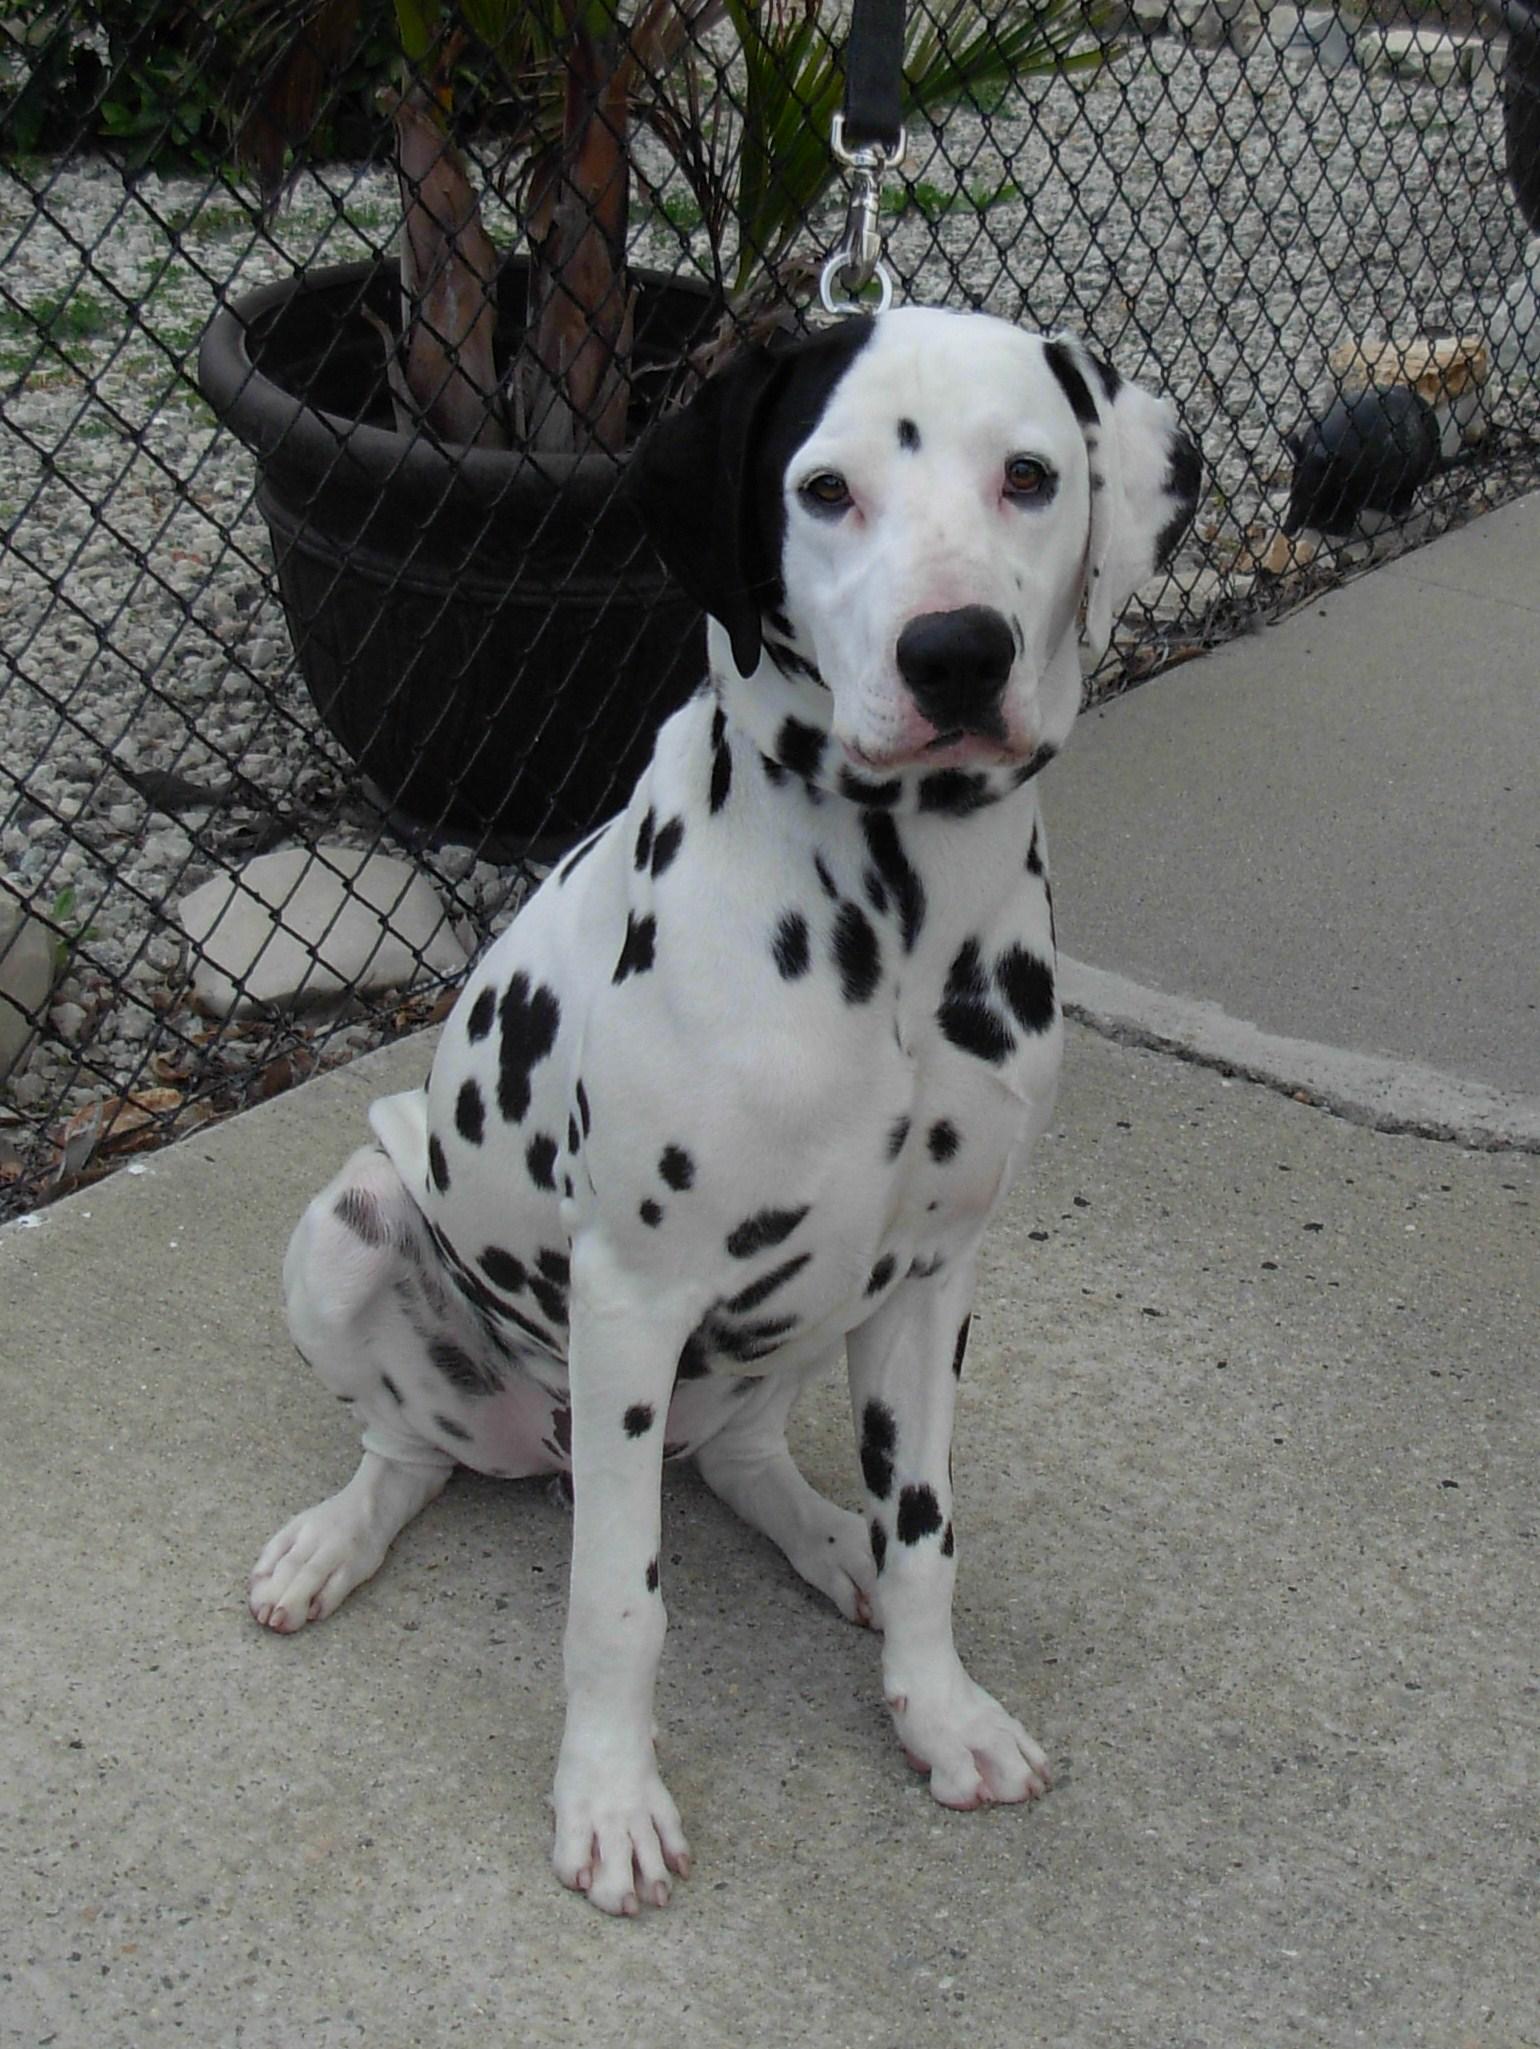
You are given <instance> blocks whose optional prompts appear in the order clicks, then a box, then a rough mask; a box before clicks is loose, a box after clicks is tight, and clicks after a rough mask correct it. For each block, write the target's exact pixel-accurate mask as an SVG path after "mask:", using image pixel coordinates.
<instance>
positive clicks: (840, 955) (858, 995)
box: [830, 903, 882, 1003]
mask: <svg viewBox="0 0 1540 2049" xmlns="http://www.w3.org/2000/svg"><path fill="white" fill-rule="evenodd" d="M830 951H831V953H832V954H833V956H834V965H835V966H836V967H837V968H838V969H839V971H840V994H841V995H842V996H843V997H844V999H845V1001H846V1002H847V1003H870V1001H871V1000H872V997H873V996H874V995H875V994H876V990H877V984H878V983H879V982H880V981H881V979H882V947H881V945H880V944H879V943H878V939H877V933H876V930H875V928H874V927H873V925H872V921H871V919H870V918H868V917H867V915H866V913H865V911H863V910H862V908H861V906H860V905H859V904H852V903H843V904H841V905H840V907H839V915H838V916H837V917H836V918H835V920H834V932H833V935H832V937H831V940H830Z"/></svg>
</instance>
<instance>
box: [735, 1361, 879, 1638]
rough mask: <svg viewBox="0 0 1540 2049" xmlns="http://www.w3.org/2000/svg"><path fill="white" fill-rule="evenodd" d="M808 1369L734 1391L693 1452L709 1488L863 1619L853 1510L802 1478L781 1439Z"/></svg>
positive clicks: (867, 1581) (860, 1547)
mask: <svg viewBox="0 0 1540 2049" xmlns="http://www.w3.org/2000/svg"><path fill="white" fill-rule="evenodd" d="M823 1370H824V1369H823V1368H821V1367H820V1368H817V1369H815V1371H814V1372H812V1373H801V1374H797V1373H785V1374H779V1373H773V1372H772V1373H769V1374H767V1375H766V1376H765V1378H764V1379H763V1380H761V1381H760V1382H758V1384H757V1385H756V1386H755V1387H754V1390H753V1392H752V1393H745V1394H743V1395H740V1396H738V1397H737V1399H736V1400H735V1402H734V1406H733V1409H732V1413H731V1415H730V1416H729V1419H728V1421H727V1423H726V1424H725V1425H724V1426H723V1428H722V1429H721V1430H719V1431H718V1432H717V1434H716V1436H714V1437H712V1438H711V1439H710V1440H709V1441H708V1442H707V1443H706V1444H704V1445H702V1447H701V1449H700V1450H699V1451H698V1452H697V1453H696V1459H695V1462H696V1464H697V1466H698V1467H699V1468H700V1473H701V1477H702V1479H704V1481H705V1482H706V1485H707V1486H708V1487H709V1488H710V1489H711V1491H712V1493H713V1494H715V1495H717V1496H718V1497H719V1498H720V1499H721V1500H723V1501H725V1502H726V1503H727V1505H728V1507H729V1508H731V1509H733V1510H734V1511H735V1512H736V1513H737V1514H738V1515H740V1516H742V1518H743V1520H744V1521H745V1522H746V1523H748V1524H750V1525H751V1526H752V1527H753V1528H754V1529H756V1530H760V1531H762V1532H763V1533H764V1535H765V1536H767V1537H768V1538H769V1539H770V1541H771V1542H772V1543H773V1544H778V1545H779V1546H780V1548H781V1550H782V1551H784V1552H785V1554H786V1557H787V1559H788V1560H789V1561H790V1563H791V1565H792V1566H793V1567H794V1568H795V1570H796V1571H797V1572H799V1573H800V1574H801V1575H802V1577H803V1578H804V1579H805V1580H806V1581H807V1583H808V1585H809V1586H811V1587H816V1588H817V1590H818V1592H819V1593H821V1594H827V1595H828V1597H829V1599H830V1600H831V1601H832V1602H833V1603H834V1605H835V1607H836V1608H838V1609H839V1611H840V1613H841V1614H842V1615H843V1616H844V1617H845V1619H846V1621H847V1622H859V1623H863V1624H870V1622H871V1619H872V1586H873V1581H874V1580H875V1577H876V1567H875V1565H874V1564H873V1562H872V1547H871V1540H870V1538H869V1537H868V1535H867V1530H866V1525H865V1523H864V1522H862V1520H861V1518H860V1516H858V1515H854V1514H852V1513H851V1511H850V1510H849V1509H848V1508H836V1506H835V1505H834V1503H833V1502H832V1501H828V1500H826V1499H825V1498H824V1496H823V1495H822V1494H820V1493H819V1492H818V1490H817V1488H816V1487H814V1486H812V1485H811V1483H810V1482H809V1481H807V1480H806V1479H804V1478H803V1476H802V1474H801V1472H799V1470H798V1469H797V1465H796V1462H795V1460H794V1459H793V1458H792V1455H791V1452H790V1450H789V1449H788V1447H787V1443H786V1419H787V1417H788V1416H789V1415H790V1414H791V1411H792V1408H793V1406H794V1405H795V1403H796V1400H797V1397H798V1396H799V1395H800V1394H801V1393H802V1391H803V1389H804V1388H805V1387H806V1386H807V1385H808V1383H809V1381H810V1380H812V1379H814V1378H818V1377H821V1375H822V1373H823Z"/></svg>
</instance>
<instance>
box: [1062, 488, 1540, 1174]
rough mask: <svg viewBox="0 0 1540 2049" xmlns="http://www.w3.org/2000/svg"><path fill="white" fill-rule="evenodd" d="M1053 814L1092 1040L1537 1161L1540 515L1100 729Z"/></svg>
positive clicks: (1284, 630)
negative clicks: (1134, 1046)
mask: <svg viewBox="0 0 1540 2049" xmlns="http://www.w3.org/2000/svg"><path fill="white" fill-rule="evenodd" d="M1044 806H1045V809H1046V811H1047V814H1048V823H1049V827H1050V836H1051V838H1052V842H1053V855H1054V875H1055V881H1056V885H1057V888H1058V901H1059V909H1060V929H1061V933H1062V935H1063V937H1064V944H1065V946H1066V948H1067V950H1068V951H1069V952H1070V954H1072V955H1074V956H1076V957H1077V959H1078V960H1079V961H1084V962H1087V963H1093V964H1094V966H1093V967H1092V968H1091V969H1090V971H1088V972H1079V973H1071V974H1070V975H1068V976H1067V977H1066V992H1067V994H1068V996H1069V999H1070V1001H1071V1002H1072V1003H1074V1004H1076V1006H1077V1008H1078V1009H1079V1010H1080V1012H1081V1014H1083V1015H1086V1016H1090V1017H1092V1018H1094V1019H1095V1020H1096V1021H1098V1022H1099V1023H1101V1024H1102V1025H1103V1026H1118V1027H1125V1028H1128V1029H1130V1030H1131V1031H1132V1032H1133V1033H1134V1034H1135V1035H1136V1036H1141V1037H1144V1038H1145V1039H1147V1040H1149V1041H1151V1042H1153V1043H1159V1044H1172V1045H1179V1044H1183V1043H1186V1044H1189V1045H1192V1046H1194V1047H1195V1048H1197V1049H1198V1050H1200V1051H1202V1052H1203V1053H1204V1054H1205V1055H1207V1056H1208V1057H1211V1058H1216V1059H1225V1058H1228V1059H1229V1060H1230V1061H1231V1063H1232V1064H1233V1065H1234V1066H1236V1067H1237V1068H1238V1069H1239V1070H1240V1071H1242V1072H1254V1073H1257V1074H1270V1075H1272V1076H1273V1078H1275V1079H1276V1080H1278V1081H1279V1082H1281V1083H1282V1084H1283V1085H1284V1086H1287V1087H1291V1088H1294V1087H1304V1088H1307V1089H1309V1090H1310V1091H1311V1092H1312V1093H1314V1094H1317V1095H1319V1096H1321V1097H1322V1098H1324V1099H1325V1100H1327V1101H1329V1102H1333V1103H1335V1104H1336V1105H1337V1106H1338V1107H1339V1108H1341V1109H1342V1110H1343V1111H1345V1112H1346V1113H1348V1114H1350V1115H1355V1116H1359V1115H1361V1116H1366V1117H1368V1118H1369V1119H1370V1120H1371V1121H1376V1122H1380V1123H1382V1124H1389V1125H1391V1126H1399V1127H1400V1128H1407V1129H1412V1130H1429V1131H1436V1132H1444V1133H1447V1134H1450V1135H1454V1136H1461V1137H1465V1138H1468V1139H1470V1140H1472V1141H1474V1142H1477V1143H1483V1142H1495V1143H1511V1142H1513V1141H1514V1140H1518V1141H1519V1142H1520V1143H1522V1144H1525V1145H1527V1146H1530V1147H1540V496H1536V497H1530V498H1526V499H1522V500H1520V501H1518V502H1517V503H1515V504H1513V505H1509V506H1505V507H1504V508H1503V509H1502V510H1501V511H1499V512H1495V513H1492V514H1489V515H1488V516H1487V517H1486V518H1485V519H1482V520H1479V521H1477V522H1476V523H1475V524H1473V525H1471V526H1468V527H1465V528H1464V529H1462V530H1461V531H1460V532H1458V533H1454V534H1450V535H1447V536H1446V537H1445V538H1444V539H1442V540H1439V541H1436V542H1434V543H1433V544H1432V545H1431V546H1429V547H1426V548H1422V549H1418V550H1417V551H1416V552H1415V553H1413V554H1410V555H1404V556H1402V557H1401V558H1400V559H1399V560H1398V561H1396V562H1393V563H1391V564H1389V565H1388V566H1387V567H1385V568H1383V569H1380V570H1377V571H1375V572H1374V574H1372V575H1370V576H1366V577H1363V578H1361V579H1360V580H1359V581H1358V582H1356V583H1352V584H1349V585H1347V586H1346V587H1345V588H1343V589H1341V590H1338V591H1334V592H1332V593H1330V594H1329V595H1327V596H1325V597H1322V598H1319V599H1316V600H1314V601H1313V602H1312V603H1311V604H1310V605H1308V606H1307V607H1306V608H1305V609H1303V610H1302V611H1300V612H1297V613H1296V614H1295V615H1294V616H1293V617H1292V618H1290V619H1287V620H1285V621H1284V622H1283V623H1282V624H1281V625H1278V626H1276V627H1273V628H1271V629H1269V630H1267V631H1265V632H1263V633H1260V634H1257V635H1253V636H1250V637H1248V638H1245V639H1242V640H1238V641H1234V642H1232V643H1230V644H1229V645H1228V646H1226V647H1223V648H1221V649H1219V650H1218V651H1217V652H1216V653H1215V654H1213V655H1210V656H1208V657H1206V658H1205V659H1203V660H1201V661H1197V662H1193V663H1191V664H1189V665H1188V666H1187V667H1185V668H1182V669H1179V670H1177V671H1176V672H1174V673H1173V674H1171V675H1169V676H1165V677H1162V678H1161V679H1160V680H1159V683H1158V686H1157V687H1155V688H1153V689H1146V690H1139V691H1136V692H1134V693H1133V694H1132V695H1131V696H1129V697H1126V698H1120V699H1116V700H1114V701H1113V702H1111V703H1109V704H1107V705H1104V706H1102V707H1100V708H1098V709H1096V710H1093V711H1091V712H1090V713H1089V714H1088V715H1087V716H1086V717H1085V718H1084V719H1082V720H1081V722H1080V727H1079V729H1078V731H1077V732H1076V735H1075V740H1074V744H1073V746H1071V747H1070V748H1068V749H1067V750H1066V752H1065V755H1064V759H1063V760H1062V761H1061V762H1057V763H1055V765H1054V771H1053V775H1052V777H1051V778H1049V779H1048V781H1047V783H1046V785H1045V793H1044ZM1130 984H1131V985H1132V987H1130V986H1129V985H1130ZM1156 992H1158V996H1157V994H1156Z"/></svg>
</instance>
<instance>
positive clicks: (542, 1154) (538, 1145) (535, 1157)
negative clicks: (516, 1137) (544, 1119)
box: [524, 1131, 556, 1195]
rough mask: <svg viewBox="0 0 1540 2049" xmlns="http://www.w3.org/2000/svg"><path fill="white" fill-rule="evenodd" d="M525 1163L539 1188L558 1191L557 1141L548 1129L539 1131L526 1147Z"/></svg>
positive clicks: (532, 1179) (530, 1176)
mask: <svg viewBox="0 0 1540 2049" xmlns="http://www.w3.org/2000/svg"><path fill="white" fill-rule="evenodd" d="M524 1165H525V1166H526V1167H527V1168H528V1170H529V1178H530V1180H531V1181H533V1182H534V1184H535V1186H536V1187H537V1188H548V1189H550V1191H551V1193H552V1194H553V1195H554V1194H555V1192H556V1141H555V1139H554V1138H552V1136H551V1134H550V1133H549V1132H548V1131H537V1132H536V1133H535V1135H534V1137H533V1138H532V1139H531V1140H530V1142H529V1144H528V1145H527V1146H526V1147H525V1148H524Z"/></svg>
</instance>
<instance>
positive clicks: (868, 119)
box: [818, 0, 907, 313]
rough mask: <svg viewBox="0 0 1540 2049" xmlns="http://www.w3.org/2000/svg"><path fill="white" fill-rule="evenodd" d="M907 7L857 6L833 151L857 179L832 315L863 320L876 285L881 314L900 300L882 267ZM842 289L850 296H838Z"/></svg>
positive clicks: (893, 3)
mask: <svg viewBox="0 0 1540 2049" xmlns="http://www.w3.org/2000/svg"><path fill="white" fill-rule="evenodd" d="M903 69H904V6H903V0H855V5H854V7H853V9H852V11H851V20H850V37H849V40H848V42H847V43H846V46H845V105H844V109H843V111H842V112H841V113H838V114H836V115H835V117H834V131H833V134H832V135H831V137H830V146H831V148H832V149H833V151H834V156H835V159H836V161H837V162H838V163H840V164H843V165H844V167H845V168H846V169H847V170H848V171H849V173H850V208H849V211H848V212H847V214H846V216H845V232H844V235H843V237H842V238H841V241H840V244H839V247H838V248H837V249H836V250H835V251H834V253H833V254H832V255H831V256H830V258H829V260H828V262H827V263H825V265H824V267H823V270H822V272H821V273H820V275H819V279H818V296H819V299H820V301H821V302H822V304H823V308H824V311H825V312H827V313H860V312H865V311H867V310H869V309H868V308H866V307H865V306H863V305H862V303H861V299H860V294H861V293H862V292H863V291H864V290H865V289H866V287H867V285H869V284H870V283H871V282H872V280H873V279H874V278H875V280H876V282H877V288H878V296H877V304H876V309H875V310H876V311H877V312H879V313H881V312H883V311H884V310H885V309H886V308H887V307H888V306H889V305H890V304H891V303H892V299H893V276H892V273H891V272H890V271H889V269H888V267H887V265H886V264H885V263H884V262H883V260H882V233H881V230H880V228H879V227H878V218H879V207H880V201H881V187H882V173H883V172H884V171H885V170H888V169H889V168H891V166H892V165H894V164H897V163H900V162H901V161H902V159H903V155H904V150H905V147H906V146H907V138H906V137H905V134H904V123H903ZM836 286H839V287H841V288H843V290H844V292H845V294H846V296H845V297H844V298H839V297H837V296H836Z"/></svg>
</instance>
